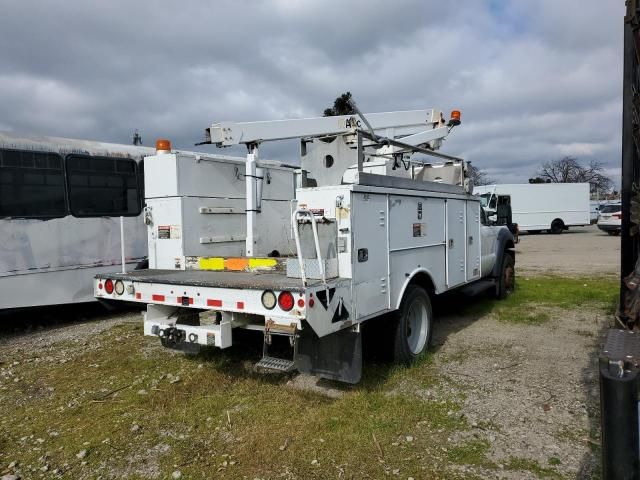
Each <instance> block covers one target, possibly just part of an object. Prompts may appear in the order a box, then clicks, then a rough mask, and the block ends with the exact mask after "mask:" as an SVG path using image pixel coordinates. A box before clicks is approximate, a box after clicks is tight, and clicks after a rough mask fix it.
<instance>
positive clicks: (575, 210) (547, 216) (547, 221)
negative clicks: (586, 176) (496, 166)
mask: <svg viewBox="0 0 640 480" xmlns="http://www.w3.org/2000/svg"><path fill="white" fill-rule="evenodd" d="M474 193H475V194H476V195H480V197H481V199H482V204H483V207H485V209H486V211H487V213H488V214H492V213H495V212H496V208H497V205H498V204H499V203H500V202H501V201H504V200H506V201H508V202H509V204H510V205H511V211H512V218H513V223H517V224H518V228H519V229H520V230H527V231H529V232H532V231H533V232H539V231H541V230H548V231H549V232H552V233H562V231H563V230H566V229H568V228H569V227H574V226H583V225H589V224H590V223H591V204H590V201H589V184H588V183H523V184H498V185H485V186H481V187H476V188H475V189H474Z"/></svg>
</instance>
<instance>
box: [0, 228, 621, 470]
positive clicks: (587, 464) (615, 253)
mask: <svg viewBox="0 0 640 480" xmlns="http://www.w3.org/2000/svg"><path fill="white" fill-rule="evenodd" d="M619 249H620V240H619V237H610V236H608V235H606V234H604V233H602V232H600V231H599V230H598V229H597V228H595V227H593V226H592V227H585V228H576V229H572V230H570V231H569V232H565V233H563V234H562V235H550V234H544V233H543V234H540V235H522V237H521V241H520V243H519V244H518V245H517V248H516V250H517V262H516V268H517V272H518V277H519V281H520V282H526V281H530V279H532V278H535V277H536V275H538V274H547V273H550V274H555V275H558V274H563V273H564V274H567V275H571V276H578V277H580V278H584V279H585V282H587V281H588V279H589V278H594V277H601V276H603V275H608V276H612V275H614V274H616V273H617V272H618V263H619V261H618V259H619ZM585 288H588V286H587V284H586V283H585ZM439 310H440V312H439V318H438V319H437V322H436V324H435V327H434V341H433V343H434V347H433V356H432V363H431V365H435V368H436V369H437V375H438V377H439V378H440V379H441V382H440V383H439V384H438V386H437V387H434V388H429V389H424V388H419V387H416V386H415V385H414V384H413V383H412V382H411V381H406V382H404V384H403V385H401V386H400V387H399V388H398V387H397V386H393V387H389V388H390V389H391V390H390V391H389V392H388V394H389V395H393V394H395V391H396V390H398V389H399V390H402V391H404V392H405V393H406V392H409V393H410V394H411V395H414V396H415V397H416V398H417V399H419V401H423V402H444V401H448V400H449V399H452V398H454V399H457V400H458V401H459V402H460V405H461V408H460V410H459V411H455V412H454V411H452V412H450V413H451V415H456V416H459V417H460V418H461V419H464V421H465V422H466V424H467V425H469V426H470V428H465V429H460V430H459V431H454V432H452V433H451V434H450V435H449V436H448V437H447V438H446V441H444V442H443V443H442V445H441V447H440V449H441V452H440V455H442V456H443V457H442V458H444V459H445V461H446V459H447V458H449V457H447V455H450V454H451V451H452V450H453V449H455V448H460V447H459V446H460V445H469V444H473V442H479V443H478V444H479V445H484V446H486V448H485V447H483V448H485V450H484V451H485V453H484V454H483V455H486V459H485V457H484V456H483V457H482V459H480V460H478V459H475V460H474V459H470V460H466V457H465V458H463V459H462V460H461V461H456V462H450V464H448V466H447V468H448V469H450V470H448V471H453V472H456V474H457V475H456V477H460V478H467V477H468V478H487V479H489V478H504V479H536V478H567V479H569V478H571V479H573V478H577V479H590V478H598V477H599V474H598V463H599V455H600V453H599V441H600V439H599V418H598V415H599V403H598V376H597V353H598V351H599V350H600V348H601V345H602V342H603V336H604V334H605V332H606V329H607V327H608V326H609V325H610V324H611V316H610V315H609V314H607V313H605V312H604V311H603V310H602V309H597V308H588V307H587V308H580V309H573V310H567V309H561V308H555V309H552V310H549V311H548V312H547V313H549V320H548V321H546V322H544V323H541V324H527V323H508V322H504V321H500V320H498V319H497V318H496V317H495V315H493V314H491V312H489V313H482V312H481V313H478V314H470V313H459V312H458V311H457V309H456V308H455V307H448V306H447V305H446V302H445V305H442V306H441V307H440V308H439ZM139 318H140V317H139V314H137V313H131V314H125V315H123V314H113V315H111V316H109V315H107V316H103V317H102V318H100V320H99V321H96V320H95V319H93V320H90V319H89V320H85V321H77V322H75V323H72V324H65V323H62V324H61V325H60V324H59V325H56V326H55V327H47V326H44V327H40V328H37V329H34V330H31V331H28V330H26V329H25V330H24V331H20V329H18V331H17V332H12V333H11V334H9V335H3V336H4V338H1V336H2V335H1V334H0V364H2V363H3V362H4V363H5V366H4V368H3V371H4V370H7V371H9V369H10V368H13V367H12V365H13V363H9V362H13V359H14V358H17V356H19V355H20V352H27V351H33V350H40V351H42V352H43V353H44V352H49V351H51V349H52V348H53V349H55V345H57V344H68V343H69V341H73V340H74V339H76V342H77V339H78V338H80V339H83V338H86V336H87V335H95V334H99V333H100V332H102V331H105V330H109V329H111V328H113V327H114V326H116V325H122V324H130V323H131V322H139V321H140V320H139ZM145 341H148V342H151V341H152V340H145ZM86 348H87V349H90V348H92V347H91V345H90V344H88V345H87V347H86ZM162 353H163V352H159V353H158V354H159V355H162ZM47 355H49V353H47ZM52 355H53V354H52ZM56 361H57V360H56ZM0 366H2V365H0ZM16 368H17V367H16ZM430 368H431V367H430ZM3 375H4V374H3ZM5 380H6V381H5ZM3 381H4V386H3ZM10 381H11V382H17V381H18V380H16V379H13V377H11V378H10V377H7V378H6V379H3V378H0V390H1V391H5V393H4V394H3V393H2V392H0V400H1V401H2V402H3V403H4V402H5V400H7V399H8V398H9V397H6V395H7V394H6V389H7V388H11V385H12V383H9V382H10ZM282 388H293V389H294V390H303V391H304V392H303V393H304V394H307V395H308V394H309V393H308V392H307V391H311V392H312V393H314V394H317V395H320V396H325V397H327V398H330V399H331V400H335V399H336V398H338V399H339V398H340V397H342V396H344V395H352V394H353V393H352V392H350V390H348V389H344V388H342V387H340V386H339V385H334V384H331V383H327V382H317V381H316V380H315V379H313V378H310V377H306V376H298V377H294V378H292V379H290V380H288V381H287V382H286V383H283V384H282ZM386 388H387V386H385V385H384V384H382V385H380V389H382V390H385V389H386ZM3 396H4V397H5V400H2V398H3ZM4 405H5V407H4V409H3V410H4V413H3V416H4V417H5V419H6V418H7V416H9V417H10V416H11V412H10V411H6V410H5V409H6V405H8V403H4ZM391 448H393V447H392V446H386V445H385V449H388V450H389V451H391V450H390V449H391ZM388 455H391V453H389V454H388ZM0 457H2V455H0ZM428 458H429V457H428V456H427V457H426V459H425V461H428V460H427V459H428ZM434 458H435V457H434ZM438 458H439V457H438ZM436 460H437V459H436ZM11 461H17V462H19V461H20V459H19V458H0V475H1V474H3V473H11V472H12V470H11V468H8V464H9V462H11ZM70 461H75V460H74V459H73V458H71V459H70ZM434 461H435V460H434ZM438 461H439V460H438ZM37 472H38V473H37V474H36V473H35V471H34V476H37V477H43V478H58V477H59V475H58V477H56V476H55V475H50V473H51V472H48V473H47V474H46V475H45V474H44V473H42V474H41V472H40V471H37ZM42 472H44V470H43V471H42ZM333 473H334V472H331V474H329V473H327V475H328V476H327V477H326V478H329V477H335V475H334V474H333ZM22 474H23V477H22V478H31V477H30V476H29V474H28V471H27V472H25V470H23V473H22ZM170 474H171V472H162V474H160V473H159V474H158V476H156V477H155V478H169V476H170ZM385 474H388V473H385ZM394 475H396V474H395V473H394ZM87 478H93V477H91V475H89V477H87ZM106 478H111V477H109V476H107V477H106ZM113 478H115V477H113ZM268 478H272V477H268ZM287 478H296V477H287ZM353 478H360V477H358V476H355V477H353ZM396 478H398V477H396ZM405 478H407V477H406V476H405ZM408 478H414V477H408ZM415 478H421V477H415ZM440 478H448V476H447V475H446V474H444V476H442V477H440Z"/></svg>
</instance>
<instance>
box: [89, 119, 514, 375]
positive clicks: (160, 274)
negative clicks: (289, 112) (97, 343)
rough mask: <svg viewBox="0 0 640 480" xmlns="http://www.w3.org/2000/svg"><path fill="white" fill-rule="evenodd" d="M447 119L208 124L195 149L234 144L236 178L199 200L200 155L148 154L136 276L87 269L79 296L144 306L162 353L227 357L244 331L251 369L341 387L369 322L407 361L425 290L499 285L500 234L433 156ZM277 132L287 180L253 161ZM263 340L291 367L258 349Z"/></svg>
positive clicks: (202, 185) (448, 161) (509, 248)
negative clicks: (240, 155) (142, 251)
mask: <svg viewBox="0 0 640 480" xmlns="http://www.w3.org/2000/svg"><path fill="white" fill-rule="evenodd" d="M459 123H460V114H459V112H457V111H454V112H452V116H451V119H450V120H449V121H448V122H447V121H445V119H444V117H443V115H442V114H441V112H440V111H438V110H417V111H407V112H387V113H375V114H368V115H366V116H365V115H362V114H361V113H359V112H358V116H337V117H321V118H308V119H298V120H278V121H264V122H245V123H233V122H223V123H216V124H213V125H212V126H211V127H210V128H208V129H207V130H206V142H205V143H211V144H215V145H217V146H219V147H224V146H231V145H237V144H245V145H246V146H247V147H248V152H249V153H248V154H247V159H246V162H245V170H244V172H242V171H241V170H240V169H239V168H238V169H235V170H232V171H230V172H228V173H229V179H228V184H225V185H224V186H223V187H220V188H221V190H220V191H216V192H214V191H213V189H210V188H209V187H208V186H209V185H211V183H210V182H211V178H210V176H208V175H207V170H206V165H208V163H209V162H210V160H206V161H204V160H203V159H199V158H198V157H194V156H188V155H176V154H174V153H172V152H171V151H170V150H165V151H158V153H157V155H155V156H152V157H148V158H147V160H146V166H145V181H146V185H147V193H146V197H147V198H146V201H147V211H146V213H145V219H146V223H147V225H148V231H149V252H150V255H149V265H150V268H149V269H148V270H138V271H133V272H131V273H124V274H109V275H97V276H96V278H95V281H94V292H95V295H96V297H98V298H101V299H108V300H123V301H129V302H141V303H146V304H147V310H146V313H145V318H144V333H145V335H151V336H156V337H158V338H160V339H161V341H162V343H163V345H165V346H167V347H171V348H177V349H181V350H186V351H194V350H197V349H198V348H199V347H200V346H215V347H219V348H227V347H229V346H231V344H232V330H233V329H234V328H244V329H251V330H259V331H261V332H263V333H264V354H263V358H262V359H261V360H260V361H259V362H258V363H257V367H262V368H266V369H274V370H281V371H289V370H293V369H298V370H299V371H303V372H308V373H312V374H315V375H317V376H321V377H325V378H331V379H336V380H341V381H345V382H350V383H355V382H358V381H359V379H360V376H361V370H362V343H361V342H362V340H361V327H362V326H363V324H365V323H366V321H368V320H370V319H373V318H376V317H381V316H383V318H384V321H385V322H387V321H388V322H392V324H393V331H394V335H393V336H392V337H393V338H389V344H390V346H392V347H393V352H394V358H395V359H396V360H397V361H399V362H402V363H410V362H411V361H412V360H413V359H415V358H416V357H417V356H418V355H420V354H421V353H422V352H423V351H424V350H425V349H426V348H427V346H428V344H429V339H430V337H431V329H432V310H431V298H432V297H433V296H434V295H439V294H442V293H444V292H447V291H451V290H454V289H462V290H465V291H466V292H467V293H477V292H480V291H483V290H486V289H493V290H494V291H495V293H496V295H497V296H498V297H504V296H506V295H507V294H508V293H509V292H510V291H512V289H513V286H514V264H515V255H514V251H513V248H514V240H513V237H512V235H511V233H509V231H508V229H507V228H505V227H498V226H485V225H484V223H485V222H484V220H485V216H484V212H483V211H482V210H481V208H480V198H479V197H477V196H474V195H472V188H473V186H472V184H471V183H470V181H469V179H468V178H467V165H466V163H465V162H464V161H462V160H460V159H457V158H454V157H451V156H448V155H443V154H440V153H438V152H436V151H435V150H437V149H438V148H439V147H440V146H441V143H442V140H443V139H444V138H445V137H446V136H447V135H448V134H449V132H450V131H451V129H452V128H453V127H454V126H456V125H458V124H459ZM292 138H299V139H300V141H301V144H300V147H301V150H300V158H301V165H300V167H301V168H300V169H298V170H297V171H296V172H295V174H294V173H293V172H292V171H291V169H287V168H285V167H282V166H279V165H274V164H268V163H266V162H261V161H260V160H259V159H258V147H259V145H260V144H261V143H262V142H266V141H274V140H283V139H292ZM415 154H421V155H420V156H421V157H422V158H421V159H420V158H417V157H418V155H415ZM428 157H431V158H434V157H436V158H437V159H438V160H439V161H440V163H439V164H432V163H428V162H427V160H426V159H427V158H428ZM240 180H242V181H243V182H244V186H245V189H244V190H245V191H244V194H242V193H241V192H240V190H239V189H238V188H237V187H238V182H239V181H240ZM294 182H295V184H296V185H297V187H298V188H296V189H295V198H294V191H293V185H294ZM216 185H220V182H216ZM212 197H216V198H215V201H214V198H212ZM241 222H244V225H241ZM275 336H284V337H287V338H288V340H289V342H290V346H291V356H292V359H285V358H276V357H274V356H271V355H269V347H270V346H271V344H272V339H273V338H274V337H275Z"/></svg>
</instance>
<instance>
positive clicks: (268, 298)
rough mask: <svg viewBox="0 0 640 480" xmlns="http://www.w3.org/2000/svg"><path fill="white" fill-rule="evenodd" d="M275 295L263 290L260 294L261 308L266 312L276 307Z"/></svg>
mask: <svg viewBox="0 0 640 480" xmlns="http://www.w3.org/2000/svg"><path fill="white" fill-rule="evenodd" d="M276 302H277V300H276V294H275V293H273V292H272V291H271V290H265V291H264V292H263V293H262V306H263V307H264V308H266V309H267V310H273V309H274V308H275V306H276Z"/></svg>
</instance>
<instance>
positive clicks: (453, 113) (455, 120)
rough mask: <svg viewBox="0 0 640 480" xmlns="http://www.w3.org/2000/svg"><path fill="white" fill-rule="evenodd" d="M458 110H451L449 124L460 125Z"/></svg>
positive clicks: (451, 125) (452, 125)
mask: <svg viewBox="0 0 640 480" xmlns="http://www.w3.org/2000/svg"><path fill="white" fill-rule="evenodd" d="M460 118H461V117H460V110H452V111H451V119H450V120H449V126H450V127H455V126H456V125H460V123H461V120H460Z"/></svg>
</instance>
